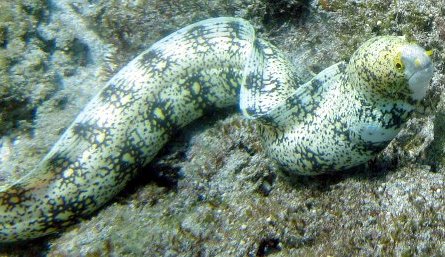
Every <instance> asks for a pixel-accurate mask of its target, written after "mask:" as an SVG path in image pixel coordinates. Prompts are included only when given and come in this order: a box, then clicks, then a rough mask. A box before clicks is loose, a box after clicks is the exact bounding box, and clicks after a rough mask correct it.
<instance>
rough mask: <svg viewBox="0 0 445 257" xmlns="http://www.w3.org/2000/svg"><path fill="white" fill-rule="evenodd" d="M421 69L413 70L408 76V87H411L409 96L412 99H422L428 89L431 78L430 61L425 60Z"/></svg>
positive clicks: (431, 66) (431, 67) (431, 68)
mask: <svg viewBox="0 0 445 257" xmlns="http://www.w3.org/2000/svg"><path fill="white" fill-rule="evenodd" d="M422 66H423V67H421V69H418V70H417V71H415V72H414V73H413V74H411V76H410V77H409V78H408V84H409V88H410V89H411V92H412V94H411V97H412V98H413V99H414V100H422V99H423V98H424V97H425V95H426V92H427V90H428V86H429V84H430V81H431V78H432V77H433V65H432V62H431V61H429V62H425V63H423V65H422Z"/></svg>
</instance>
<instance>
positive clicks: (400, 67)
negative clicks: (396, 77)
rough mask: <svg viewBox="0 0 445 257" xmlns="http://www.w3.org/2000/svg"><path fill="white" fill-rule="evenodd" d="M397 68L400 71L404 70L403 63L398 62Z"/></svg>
mask: <svg viewBox="0 0 445 257" xmlns="http://www.w3.org/2000/svg"><path fill="white" fill-rule="evenodd" d="M396 68H397V69H398V70H401V69H402V68H403V65H402V63H401V62H396Z"/></svg>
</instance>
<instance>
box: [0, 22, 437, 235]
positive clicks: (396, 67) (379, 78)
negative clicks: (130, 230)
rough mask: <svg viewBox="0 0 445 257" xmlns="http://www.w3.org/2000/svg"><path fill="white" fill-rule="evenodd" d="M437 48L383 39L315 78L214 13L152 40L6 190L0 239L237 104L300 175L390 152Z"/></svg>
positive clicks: (56, 219) (77, 213) (71, 216)
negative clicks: (298, 71)
mask: <svg viewBox="0 0 445 257" xmlns="http://www.w3.org/2000/svg"><path fill="white" fill-rule="evenodd" d="M429 55H430V54H429V52H427V51H425V50H424V49H423V48H421V47H419V46H417V45H416V44H414V43H410V42H407V41H406V40H405V39H404V38H403V37H395V36H383V37H375V38H372V39H370V40H369V41H367V42H366V43H364V44H363V45H362V46H361V47H360V48H359V49H358V50H357V51H356V52H355V53H354V54H353V55H352V57H351V59H350V61H349V62H348V63H345V62H340V63H337V64H334V65H333V66H331V67H329V68H327V69H325V70H324V71H322V72H321V73H319V74H318V75H316V76H315V77H314V78H313V79H311V80H310V81H308V82H304V81H302V79H301V78H299V75H298V74H296V71H295V68H294V67H293V64H291V63H290V62H289V61H288V60H287V59H286V57H285V56H284V55H283V54H282V53H281V52H280V51H279V50H278V49H277V48H276V47H274V46H273V45H272V44H270V43H268V42H267V41H265V40H262V39H260V38H257V37H256V36H255V32H254V29H253V27H252V25H250V24H249V23H248V22H247V21H245V20H243V19H239V18H226V17H223V18H215V19H209V20H204V21H201V22H198V23H195V24H192V25H190V26H187V27H185V28H183V29H181V30H179V31H176V32H174V33H173V34H171V35H169V36H167V37H166V38H164V39H162V40H160V41H159V42H157V43H155V44H154V45H153V46H151V47H150V48H149V49H147V50H146V51H144V52H142V53H141V54H140V55H139V56H137V57H136V58H135V59H134V60H132V61H131V62H130V63H128V64H127V65H126V66H125V67H123V68H122V69H121V70H120V71H119V72H118V73H117V74H116V75H115V76H114V77H112V78H111V79H110V80H109V81H108V83H107V84H106V85H105V86H104V88H103V89H102V90H101V91H100V92H99V94H98V95H96V96H95V97H94V98H93V99H92V100H91V101H90V102H89V103H88V105H87V106H86V107H85V108H84V109H83V111H82V112H81V113H80V114H79V115H78V116H77V118H76V119H75V120H74V122H73V123H72V124H71V125H70V126H69V127H68V128H67V130H66V131H65V132H64V134H63V135H62V136H61V138H60V139H59V140H58V141H57V143H56V144H55V145H54V146H53V147H52V149H51V150H50V151H49V153H48V154H47V155H46V156H45V157H44V158H43V160H41V161H40V163H39V164H38V165H37V166H36V167H35V169H34V170H33V171H31V172H30V173H29V174H28V175H27V176H25V177H23V178H21V179H19V180H18V181H17V182H15V183H11V184H7V185H4V186H2V187H0V242H13V241H20V240H26V239H32V238H36V237H41V236H43V235H47V234H49V233H51V232H54V231H57V230H58V229H59V228H61V227H65V226H67V225H69V224H72V223H73V222H75V221H76V220H77V218H79V217H84V216H86V215H88V214H91V213H92V212H93V211H95V210H97V209H98V208H99V207H101V206H102V205H103V204H104V203H106V202H107V201H109V200H110V199H111V198H112V197H113V196H114V195H115V194H116V193H118V192H119V191H121V190H122V188H123V187H124V186H125V185H126V183H127V182H128V181H129V180H130V179H131V178H132V177H133V175H134V174H135V172H136V171H137V169H138V168H139V167H141V166H144V165H146V164H147V163H148V162H149V161H150V160H151V159H152V158H153V157H154V156H155V154H156V153H157V152H158V150H159V149H160V148H161V147H162V145H164V144H165V143H166V142H167V140H168V139H169V138H170V137H171V136H172V135H173V134H174V131H176V130H178V129H179V128H181V127H183V126H185V125H186V124H188V123H190V122H191V121H193V120H195V119H196V118H198V117H200V116H201V115H203V114H204V113H205V112H206V110H210V109H215V108H222V107H227V106H231V105H236V104H237V103H238V104H239V106H240V109H241V111H242V113H243V115H244V116H246V117H247V118H250V119H255V120H257V121H258V124H259V127H260V129H259V131H260V134H261V136H262V138H263V140H264V146H265V149H267V153H268V154H269V156H270V157H271V158H273V159H274V160H275V161H276V162H278V163H279V164H280V165H281V166H282V167H283V168H284V169H286V170H289V171H291V172H294V173H295V174H302V175H316V174H320V173H323V172H328V171H339V170H343V169H346V168H349V167H352V166H355V165H358V164H360V163H363V162H365V161H367V160H369V159H370V158H372V157H373V156H375V154H376V153H378V152H379V151H380V150H382V149H383V148H384V147H385V146H386V145H387V144H388V143H389V141H390V140H392V139H393V138H394V137H395V136H396V134H397V133H398V131H399V130H400V129H401V126H402V125H403V124H404V123H405V122H406V120H407V119H408V118H409V116H410V114H411V113H412V112H413V111H414V110H415V108H416V105H417V104H418V103H419V101H421V100H422V99H423V97H424V96H425V93H426V90H427V88H428V85H429V83H430V80H431V77H432V73H433V68H432V62H431V59H430V56H429Z"/></svg>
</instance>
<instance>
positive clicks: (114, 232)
mask: <svg viewBox="0 0 445 257" xmlns="http://www.w3.org/2000/svg"><path fill="white" fill-rule="evenodd" d="M443 10H445V6H444V3H443V1H439V0H428V1H423V2H419V1H415V0H398V1H386V0H376V1H359V0H318V1H317V0H311V1H297V0H283V1H268V0H239V1H238V0H237V1H224V0H215V1H190V0H179V1H165V0H140V1H129V0H121V1H117V0H113V1H105V0H98V1H87V0H76V1H68V0H60V1H55V0H54V1H37V0H35V1H33V0H26V1H25V0H21V1H3V2H1V3H0V66H1V68H0V107H1V108H0V135H2V136H3V137H2V138H1V139H0V179H4V180H6V181H13V180H15V179H16V178H18V177H20V176H21V175H23V174H26V173H27V172H28V171H29V170H30V169H32V167H33V166H35V165H36V163H37V162H38V160H39V159H40V158H42V156H43V155H44V154H45V153H46V151H47V150H48V149H49V147H50V146H51V145H52V144H53V143H54V142H55V140H57V138H58V137H59V135H60V134H61V133H62V132H63V130H64V129H65V128H66V127H67V126H68V125H69V123H70V122H71V121H72V119H73V118H74V117H75V115H76V114H77V113H78V112H79V111H80V110H81V108H82V107H83V106H84V105H85V104H86V102H87V101H88V100H89V99H90V98H91V96H92V95H94V93H95V92H97V91H98V90H99V88H100V87H101V85H103V83H104V82H105V81H106V80H107V78H109V77H110V76H111V75H112V74H113V73H114V72H116V70H117V69H118V68H119V67H121V66H122V65H124V64H125V63H126V62H127V61H128V60H130V59H131V58H132V57H133V56H135V55H136V54H137V53H138V52H140V51H142V50H143V49H145V48H147V47H148V46H150V45H151V44H152V43H154V42H156V41H157V40H158V39H160V38H162V37H164V36H166V35H167V34H169V33H171V32H173V31H175V30H177V29H179V28H181V27H183V26H185V25H187V24H190V23H192V22H195V21H198V20H201V19H205V18H209V17H217V16H237V17H243V18H246V19H248V20H250V21H251V22H252V23H253V24H254V26H255V27H256V29H257V31H258V34H259V35H260V36H261V37H263V38H265V39H268V40H270V41H271V42H273V43H274V44H276V45H277V46H278V47H279V48H280V49H283V51H284V52H285V53H286V54H287V55H288V56H289V58H290V59H291V60H292V61H293V62H294V63H295V64H296V65H297V68H298V70H299V72H300V73H301V74H302V77H304V78H306V79H309V78H311V77H312V76H313V75H314V74H315V73H317V72H319V71H321V70H323V69H324V68H326V67H328V66H329V65H331V64H333V63H335V62H337V61H341V60H347V59H348V58H349V56H350V55H351V54H352V52H353V50H354V49H355V48H356V47H357V46H358V45H359V44H361V43H362V42H364V41H366V40H367V39H368V38H370V37H372V36H375V35H384V34H392V35H406V36H408V37H409V38H411V39H413V40H416V41H417V42H418V43H419V44H421V45H423V46H425V47H426V48H428V49H432V50H433V51H434V55H433V59H434V63H435V69H436V72H435V75H434V78H433V82H432V87H431V90H430V92H429V95H428V97H427V99H426V101H425V104H424V105H425V110H422V112H421V113H419V114H417V115H416V116H415V117H414V118H413V119H412V120H411V121H410V122H409V123H408V124H407V125H406V127H405V129H404V130H403V131H402V132H401V133H400V134H399V135H398V137H397V138H396V139H395V140H394V141H393V142H392V143H391V145H390V146H389V147H388V148H386V149H385V150H384V151H383V152H382V153H381V154H380V155H379V156H377V157H376V158H375V159H374V160H373V161H371V162H369V163H368V164H366V165H363V166H361V167H357V168H355V169H354V170H351V171H349V172H345V173H341V174H331V175H323V176H317V177H313V178H307V177H290V176H289V175H287V174H285V173H283V172H282V171H281V170H280V168H279V167H277V166H275V165H274V164H273V162H272V161H271V160H270V159H268V158H267V156H266V155H265V153H264V151H263V149H262V147H261V143H260V138H258V136H257V133H256V129H257V128H256V126H255V124H254V123H253V122H247V121H245V120H243V119H242V117H241V116H240V115H239V114H234V113H236V110H235V109H233V110H228V111H227V110H226V111H222V112H219V113H215V114H211V115H209V117H207V118H203V119H201V120H200V122H197V123H194V124H192V125H190V126H188V127H187V128H186V129H184V130H183V131H182V132H180V133H179V134H178V135H176V136H175V138H174V139H173V140H172V142H171V143H169V144H168V146H167V147H166V149H165V150H163V151H162V152H161V153H160V154H159V157H158V158H156V159H155V160H154V161H153V163H152V164H150V165H149V166H148V167H145V168H144V169H143V170H141V171H140V173H141V175H140V176H139V177H138V178H137V179H135V181H134V182H133V183H132V184H131V185H129V186H128V187H127V189H126V190H125V192H123V193H122V194H120V195H119V196H117V197H116V198H115V199H114V200H113V201H112V202H111V203H110V204H109V205H108V206H106V207H104V208H102V209H101V210H99V211H98V212H97V213H96V214H95V215H93V216H92V217H90V218H86V219H85V220H83V221H79V223H78V224H76V225H74V226H72V227H70V228H68V229H66V230H64V231H61V232H60V233H58V234H56V235H53V236H50V237H46V238H43V239H40V240H36V241H32V242H31V243H25V244H12V245H11V244H10V245H4V246H1V248H0V255H6V256H37V255H44V254H46V255H48V256H393V255H396V256H416V255H424V256H441V255H445V247H444V245H445V234H444V231H443V224H444V222H445V217H444V216H443V215H442V213H445V210H444V206H445V205H444V198H445V192H444V189H443V188H444V185H443V184H444V176H445V171H444V168H443V167H444V161H445V159H444V156H445V153H444V151H445V150H444V149H445V140H443V139H442V138H445V137H444V135H443V133H445V132H444V131H445V129H444V128H445V116H444V115H443V113H444V112H445V110H444V109H445V104H444V102H443V99H445V98H444V97H443V92H444V90H443V89H444V86H443V85H444V84H445V83H444V82H445V80H444V75H443V67H444V61H443V60H444V57H445V54H444V52H443V45H444V43H445V19H444V18H443V15H444V11H443ZM24 245H26V247H24Z"/></svg>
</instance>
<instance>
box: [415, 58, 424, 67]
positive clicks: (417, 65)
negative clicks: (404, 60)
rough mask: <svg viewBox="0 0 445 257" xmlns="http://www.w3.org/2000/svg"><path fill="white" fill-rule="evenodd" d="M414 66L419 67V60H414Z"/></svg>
mask: <svg viewBox="0 0 445 257" xmlns="http://www.w3.org/2000/svg"><path fill="white" fill-rule="evenodd" d="M414 65H416V67H420V66H421V65H422V62H421V61H420V60H419V58H416V60H415V61H414Z"/></svg>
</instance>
